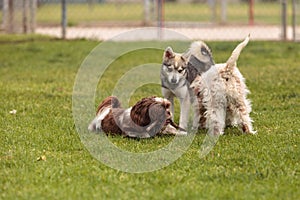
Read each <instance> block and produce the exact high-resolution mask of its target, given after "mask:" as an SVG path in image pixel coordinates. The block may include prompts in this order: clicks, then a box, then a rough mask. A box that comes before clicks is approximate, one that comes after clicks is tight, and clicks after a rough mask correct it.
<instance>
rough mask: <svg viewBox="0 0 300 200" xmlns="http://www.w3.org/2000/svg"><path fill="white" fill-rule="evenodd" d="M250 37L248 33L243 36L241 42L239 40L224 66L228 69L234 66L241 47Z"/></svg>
mask: <svg viewBox="0 0 300 200" xmlns="http://www.w3.org/2000/svg"><path fill="white" fill-rule="evenodd" d="M249 39H250V34H249V35H248V36H247V37H246V38H245V40H244V41H243V42H241V43H240V44H239V45H238V46H237V47H236V48H235V49H234V50H233V52H232V54H231V56H230V58H229V59H228V60H227V62H226V64H227V66H226V68H227V70H228V71H232V70H233V68H234V67H235V66H236V61H237V60H238V58H239V56H240V54H241V51H242V50H243V48H244V47H245V46H246V45H247V44H248V42H249Z"/></svg>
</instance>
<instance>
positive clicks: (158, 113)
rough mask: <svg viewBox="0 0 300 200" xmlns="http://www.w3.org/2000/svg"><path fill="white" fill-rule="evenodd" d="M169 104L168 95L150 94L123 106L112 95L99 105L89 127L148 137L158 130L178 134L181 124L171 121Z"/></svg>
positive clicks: (136, 136) (94, 129) (158, 131)
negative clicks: (127, 105)
mask: <svg viewBox="0 0 300 200" xmlns="http://www.w3.org/2000/svg"><path fill="white" fill-rule="evenodd" d="M170 106H171V103H170V102H169V101H168V100H167V99H163V98H159V97H147V98H143V99H141V100H140V101H138V102H137V103H136V104H135V105H134V106H132V107H130V108H127V109H124V108H122V107H121V103H120V101H119V100H118V98H117V97H113V96H109V97H107V98H106V99H104V100H103V101H102V102H101V103H100V105H99V106H98V109H97V113H96V117H95V119H94V120H93V121H92V122H91V123H90V125H89V127H88V129H89V130H90V131H103V132H104V133H107V134H116V135H122V136H128V137H135V138H149V137H153V136H155V135H156V134H158V133H170V134H177V133H178V130H181V128H180V127H179V126H178V125H177V124H175V123H174V122H173V121H172V114H171V112H170Z"/></svg>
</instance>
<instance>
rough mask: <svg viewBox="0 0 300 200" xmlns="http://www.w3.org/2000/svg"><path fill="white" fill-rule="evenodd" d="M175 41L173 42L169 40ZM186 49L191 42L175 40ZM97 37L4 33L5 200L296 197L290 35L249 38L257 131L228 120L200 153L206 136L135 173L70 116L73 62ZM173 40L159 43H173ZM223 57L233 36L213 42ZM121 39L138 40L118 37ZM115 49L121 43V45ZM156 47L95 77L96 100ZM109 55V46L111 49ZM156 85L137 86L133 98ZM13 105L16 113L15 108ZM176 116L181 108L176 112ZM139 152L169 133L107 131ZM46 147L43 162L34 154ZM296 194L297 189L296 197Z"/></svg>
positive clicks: (1, 171)
mask: <svg viewBox="0 0 300 200" xmlns="http://www.w3.org/2000/svg"><path fill="white" fill-rule="evenodd" d="M170 43H171V42H170ZM172 43H173V46H174V49H175V50H178V51H182V50H183V49H185V48H187V47H188V43H182V42H172ZM97 44H98V43H97V42H93V41H85V40H75V41H61V40H55V39H51V38H45V37H35V36H30V38H29V39H28V38H27V37H24V36H19V37H17V38H16V37H15V36H3V35H0V52H1V54H0V61H1V62H0V93H1V98H0V116H1V117H0V127H1V129H0V199H120V198H122V199H297V198H298V197H299V196H300V191H299V184H300V181H299V180H300V179H299V170H300V169H299V167H300V166H299V160H300V150H299V149H300V148H299V147H300V139H299V133H300V124H299V118H300V88H299V82H300V71H299V62H298V61H299V56H300V48H299V44H297V43H289V42H250V43H249V45H248V46H247V47H246V48H245V49H244V51H243V52H242V54H241V56H240V59H239V63H238V65H239V68H240V70H241V72H242V73H243V74H244V76H245V78H246V79H247V85H248V87H249V89H250V90H251V92H252V93H251V95H250V96H249V98H250V99H251V100H252V102H253V112H252V113H251V116H252V118H253V119H254V121H255V122H254V128H255V129H256V130H257V131H258V135H256V136H250V135H241V134H240V132H239V131H238V130H237V129H235V128H227V129H226V131H225V135H223V136H222V137H221V138H220V139H219V141H218V143H217V144H216V146H215V148H214V149H213V150H212V151H211V152H210V153H209V154H208V155H207V156H206V157H205V158H203V159H200V158H199V154H198V150H199V148H200V146H201V143H202V140H203V138H204V137H205V135H204V134H203V133H205V131H201V132H200V134H198V135H196V137H195V139H194V141H193V143H192V145H191V146H190V148H189V149H188V151H187V152H186V153H185V154H184V155H183V156H182V157H181V158H179V159H178V160H177V161H176V162H174V163H172V164H171V165H169V166H168V167H166V168H163V169H161V170H158V171H154V172H149V173H142V174H130V173H125V172H121V171H118V170H114V169H111V168H109V167H107V166H105V165H104V164H102V163H100V162H99V161H97V160H96V159H95V158H93V157H92V156H91V155H90V153H89V152H88V151H87V149H86V148H85V146H84V145H83V144H82V143H81V141H80V139H79V135H78V133H77V132H76V130H75V126H74V121H73V118H72V90H73V84H74V81H75V76H76V74H77V70H78V69H79V67H80V65H81V63H82V62H83V60H84V58H85V57H86V56H87V55H88V54H89V52H90V51H91V50H92V49H93V48H94V47H95V46H96V45H97ZM168 44H169V42H166V43H163V44H162V45H163V46H164V45H165V46H167V45H168ZM208 44H209V46H210V47H211V48H212V50H213V54H214V58H215V60H216V61H217V62H223V61H225V60H226V59H227V58H228V56H229V55H230V52H231V51H232V49H233V48H234V46H235V45H236V44H237V42H209V43H208ZM117 45H134V43H125V44H124V43H120V44H117ZM117 48H118V46H117ZM161 53H162V52H161V51H157V50H156V51H155V50H151V49H148V50H147V49H146V50H141V51H136V52H132V53H128V54H126V55H123V56H122V57H120V58H119V59H117V60H116V61H115V62H114V63H112V66H111V67H112V68H111V69H114V70H113V71H114V73H113V71H107V72H106V73H105V76H104V78H103V80H102V82H101V83H100V84H99V85H98V91H97V102H95V106H96V104H97V103H98V101H100V100H101V99H102V98H104V96H106V95H108V94H109V93H110V91H111V88H112V87H113V86H114V84H115V83H116V81H117V78H118V77H120V76H121V75H122V74H124V73H125V72H126V71H127V70H128V69H130V68H131V67H133V66H136V65H138V64H140V63H143V62H156V63H160V62H161V56H162V55H161ZM108 56H109V55H108ZM153 94H154V95H160V88H159V87H157V86H155V85H146V86H145V87H144V88H139V89H137V90H136V92H135V93H134V95H133V97H132V102H134V101H135V100H136V99H138V98H141V97H144V96H148V95H153ZM13 109H16V110H17V114H16V115H11V114H9V111H11V110H13ZM176 116H177V117H176V120H178V111H177V114H176ZM109 139H110V140H111V141H112V142H113V143H114V144H116V145H117V146H119V147H120V148H123V149H126V150H128V151H133V152H147V151H151V150H155V149H158V148H160V147H163V146H165V145H166V144H168V143H169V142H170V141H171V140H172V139H173V137H156V138H153V139H147V140H132V139H126V138H121V137H109ZM41 156H45V157H46V161H38V158H39V157H41ZM297 196H298V197H297Z"/></svg>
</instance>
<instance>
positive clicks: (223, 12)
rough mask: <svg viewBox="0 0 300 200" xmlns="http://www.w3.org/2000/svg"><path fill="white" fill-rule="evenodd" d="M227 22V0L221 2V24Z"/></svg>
mask: <svg viewBox="0 0 300 200" xmlns="http://www.w3.org/2000/svg"><path fill="white" fill-rule="evenodd" d="M226 21H227V0H222V1H221V23H226Z"/></svg>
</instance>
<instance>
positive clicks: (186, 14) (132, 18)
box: [37, 2, 281, 26]
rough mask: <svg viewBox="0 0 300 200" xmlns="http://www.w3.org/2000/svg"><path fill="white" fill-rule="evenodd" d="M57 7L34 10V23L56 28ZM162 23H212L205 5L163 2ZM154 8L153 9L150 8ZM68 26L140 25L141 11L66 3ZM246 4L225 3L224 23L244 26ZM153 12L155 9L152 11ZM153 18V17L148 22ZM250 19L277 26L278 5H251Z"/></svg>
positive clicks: (137, 5)
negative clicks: (252, 7)
mask: <svg viewBox="0 0 300 200" xmlns="http://www.w3.org/2000/svg"><path fill="white" fill-rule="evenodd" d="M60 6H61V5H60V4H45V5H43V6H41V7H40V8H39V9H38V11H37V23H38V24H40V25H42V24H44V25H47V24H48V25H59V24H60V21H61V20H60V19H61V7H60ZM164 8H165V17H164V18H165V20H166V21H183V22H187V21H189V22H199V23H207V22H211V21H212V20H213V17H212V10H211V8H210V6H209V5H208V4H203V3H193V4H182V3H166V4H165V6H164ZM152 9H154V8H152ZM67 11H68V23H69V25H70V26H76V25H89V24H97V23H99V24H101V23H111V24H114V23H118V24H120V23H121V24H122V23H128V22H134V23H141V22H142V21H143V20H144V8H143V4H141V3H118V4H114V3H105V4H95V5H92V6H88V4H68V9H67ZM248 12H249V8H248V4H247V3H229V4H228V5H227V22H228V23H237V24H248ZM153 13H155V10H153ZM220 13H221V8H220V5H218V6H217V7H216V17H215V20H214V22H217V23H218V22H220V21H221V19H220ZM156 18H157V16H156V15H155V14H153V16H151V19H152V20H154V21H155V20H156ZM254 18H255V19H254V20H255V23H257V24H276V25H279V24H280V20H281V8H280V3H277V2H276V3H259V2H257V3H255V6H254Z"/></svg>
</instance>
